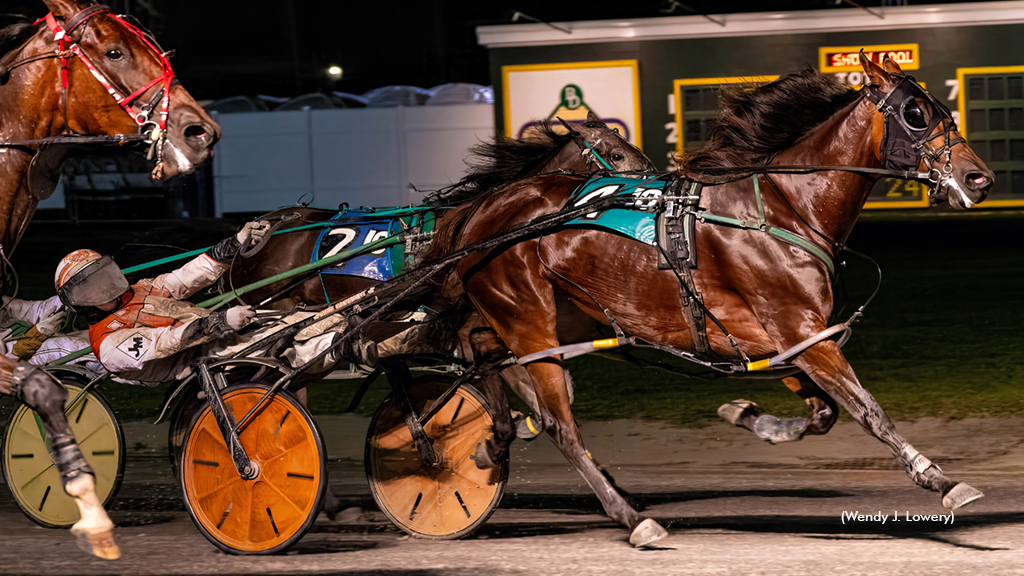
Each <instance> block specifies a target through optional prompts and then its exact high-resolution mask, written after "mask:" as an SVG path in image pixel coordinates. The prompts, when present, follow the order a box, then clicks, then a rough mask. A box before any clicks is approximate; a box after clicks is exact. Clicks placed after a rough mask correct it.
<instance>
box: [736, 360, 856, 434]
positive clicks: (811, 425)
mask: <svg viewBox="0 0 1024 576" xmlns="http://www.w3.org/2000/svg"><path fill="white" fill-rule="evenodd" d="M782 382H783V383H784V384H785V385H786V387H787V388H789V389H790V390H792V391H793V392H796V393H797V395H798V396H800V397H801V398H803V399H804V402H806V403H807V406H808V407H809V408H810V411H811V415H810V416H809V417H806V418H805V417H802V416H801V417H798V418H779V417H777V416H772V415H771V414H765V413H764V412H762V411H761V407H760V406H758V405H757V404H756V403H755V402H751V401H750V400H743V399H740V400H733V401H732V402H729V403H728V404H723V405H722V406H721V407H719V409H718V415H719V416H721V417H722V418H724V419H725V420H726V421H727V422H729V423H730V424H733V425H735V426H739V427H740V428H746V429H747V430H750V431H751V432H753V433H754V434H755V435H756V436H757V437H758V438H760V439H762V440H764V441H766V442H768V443H770V444H779V443H781V442H792V441H794V440H801V439H803V437H804V436H805V435H807V434H812V435H817V434H825V433H827V432H828V431H829V430H830V429H831V428H832V425H833V424H835V423H836V418H837V417H838V415H839V410H838V407H837V406H836V401H835V400H833V399H832V397H831V396H829V395H828V394H826V393H825V392H824V391H823V390H822V389H821V388H820V387H819V386H818V385H817V384H815V383H814V381H813V380H811V379H810V378H808V376H807V375H806V374H804V373H803V372H801V373H799V374H796V375H795V376H790V377H788V378H783V379H782Z"/></svg>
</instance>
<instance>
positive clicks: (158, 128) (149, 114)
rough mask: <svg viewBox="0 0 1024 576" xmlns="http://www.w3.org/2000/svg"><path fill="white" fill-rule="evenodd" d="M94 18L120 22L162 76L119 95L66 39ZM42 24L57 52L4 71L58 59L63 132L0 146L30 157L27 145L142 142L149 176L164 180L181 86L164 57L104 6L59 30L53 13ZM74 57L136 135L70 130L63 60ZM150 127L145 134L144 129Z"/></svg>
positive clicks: (28, 59)
mask: <svg viewBox="0 0 1024 576" xmlns="http://www.w3.org/2000/svg"><path fill="white" fill-rule="evenodd" d="M98 14H109V15H110V17H111V18H113V19H114V20H116V21H118V22H120V23H121V24H122V25H124V27H125V28H127V29H128V30H129V31H130V32H132V33H133V34H134V35H135V36H137V37H138V38H139V39H140V40H142V42H143V43H144V44H145V45H146V46H147V47H148V48H149V49H150V50H152V51H153V53H155V54H156V56H157V58H158V60H159V61H160V66H161V69H162V74H161V75H160V76H157V77H156V78H154V79H153V80H151V81H149V82H147V83H146V84H145V85H143V86H142V87H141V88H139V89H138V90H135V91H134V92H132V93H130V94H128V95H122V93H121V91H120V90H119V89H118V88H116V87H115V85H114V82H113V81H112V80H111V79H110V78H109V77H108V76H107V75H106V74H104V73H103V71H102V70H100V69H99V68H98V67H97V66H96V65H95V64H94V63H93V61H92V59H91V58H89V56H88V55H87V54H86V53H85V52H84V51H83V50H82V49H81V47H80V46H79V40H80V39H81V38H80V37H79V39H78V40H72V39H71V38H70V35H71V34H72V33H74V32H75V30H77V29H78V28H79V27H81V26H83V25H85V24H87V23H88V21H89V20H90V19H91V18H92V17H93V16H96V15H98ZM43 23H45V24H46V25H47V27H48V28H49V29H50V32H51V33H53V40H54V42H56V43H57V49H56V50H54V51H53V52H52V53H43V54H35V55H32V56H28V57H25V58H23V59H21V60H19V61H17V62H15V63H14V64H12V65H11V66H10V67H9V68H8V69H7V71H8V73H9V72H11V71H13V70H14V69H15V68H18V67H20V66H24V65H26V64H29V63H32V62H37V61H40V60H46V59H50V58H53V59H58V60H60V84H61V115H62V117H63V119H64V132H63V133H62V134H61V135H59V136H51V137H48V138H38V139H31V140H20V141H8V142H0V148H13V149H19V150H23V151H27V152H29V153H33V154H34V152H35V151H33V150H31V149H30V148H29V149H28V150H26V148H27V147H30V146H47V145H53V144H118V145H120V144H125V143H128V142H137V141H143V142H146V143H148V144H150V149H149V153H148V155H147V157H148V158H149V159H152V158H153V157H154V156H155V157H156V161H157V162H156V167H155V168H154V169H153V173H152V176H153V177H154V178H161V177H163V149H164V144H165V143H166V141H167V118H168V115H169V112H170V98H171V89H172V88H173V87H174V86H176V85H180V82H179V81H178V79H177V78H176V77H175V75H174V71H173V70H172V69H171V63H170V61H169V60H168V59H167V57H166V56H165V55H164V54H163V53H161V52H160V50H159V49H157V47H156V46H155V45H154V44H153V43H152V42H151V41H150V40H149V39H148V38H146V35H145V34H143V32H142V31H141V30H140V29H139V28H138V27H136V26H134V25H133V24H131V23H129V22H127V21H126V20H125V19H124V18H122V17H121V16H118V15H116V14H114V13H112V12H111V10H110V7H109V6H105V5H103V4H95V5H93V6H89V7H88V8H85V9H84V10H82V11H81V12H79V13H78V14H75V15H74V16H73V17H71V19H69V20H68V21H67V22H66V23H65V25H64V27H63V28H62V27H61V25H60V24H59V23H58V22H57V19H56V18H55V17H54V15H53V13H52V12H51V13H49V14H47V15H46V16H44V17H42V18H40V19H38V20H36V21H35V22H34V23H33V24H34V25H39V24H43ZM74 57H78V59H79V60H81V61H82V63H83V64H84V65H85V67H86V68H87V69H88V70H89V72H90V73H91V74H92V76H93V77H94V78H96V81H98V82H99V83H100V85H101V86H103V88H104V89H105V90H106V92H107V93H108V94H110V96H111V97H112V98H114V101H115V102H117V104H118V106H120V107H121V109H122V110H124V111H125V113H126V114H128V116H129V117H131V119H132V120H134V121H135V123H136V124H137V125H138V126H139V129H140V130H139V132H138V133H136V134H113V135H107V136H88V135H84V134H78V133H76V132H74V131H72V129H71V126H70V124H69V122H68V110H67V105H68V92H69V89H70V83H69V82H68V59H69V58H74ZM158 85H159V86H160V90H159V91H157V92H156V93H154V94H153V96H152V97H150V99H149V100H148V101H147V102H146V103H145V104H144V105H142V106H140V107H139V108H138V110H136V108H135V104H136V101H138V100H139V99H140V98H141V97H142V96H143V95H145V94H146V92H148V91H149V90H150V89H152V88H154V87H156V86H158ZM158 106H159V108H160V112H159V118H158V119H156V120H154V113H155V112H156V110H157V107H158ZM147 127H150V128H149V130H147V129H146V128H147Z"/></svg>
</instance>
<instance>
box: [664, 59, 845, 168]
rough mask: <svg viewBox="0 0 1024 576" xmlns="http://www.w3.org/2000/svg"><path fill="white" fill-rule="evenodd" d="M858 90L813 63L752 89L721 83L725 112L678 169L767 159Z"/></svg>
mask: <svg viewBox="0 0 1024 576" xmlns="http://www.w3.org/2000/svg"><path fill="white" fill-rule="evenodd" d="M860 95H861V94H860V92H857V91H856V90H853V89H852V88H850V87H848V86H846V85H845V84H843V83H841V82H840V81H839V80H837V79H835V78H834V77H833V76H828V75H825V74H820V73H818V72H817V71H815V70H813V69H811V68H806V69H804V70H803V71H801V72H798V73H796V74H790V75H789V76H786V77H785V78H781V79H779V80H776V81H775V82H772V83H770V84H765V85H763V86H759V87H756V88H753V89H751V87H750V86H747V85H734V86H729V87H726V88H723V89H722V91H721V94H720V96H719V103H720V108H721V116H720V117H719V119H718V121H717V122H716V123H715V126H714V128H713V129H712V130H711V134H710V136H709V137H708V143H707V145H706V146H705V147H704V148H703V149H701V150H695V151H693V152H689V153H684V154H683V156H682V158H681V159H680V172H683V173H689V174H701V173H702V169H705V168H716V167H725V166H745V165H754V164H764V163H766V162H768V160H769V159H770V158H771V157H772V155H774V154H775V153H777V152H780V151H782V150H785V149H786V148H789V147H790V146H792V145H793V144H794V143H796V141H797V140H799V139H800V137H802V136H803V135H804V134H807V133H808V132H809V131H810V130H811V129H812V128H814V127H816V126H818V125H819V124H821V123H822V122H824V121H825V120H827V119H828V118H829V117H831V116H832V115H833V114H835V113H836V112H838V111H839V110H841V109H842V108H844V107H846V106H847V105H849V104H850V103H852V102H853V101H854V100H856V99H857V98H858V97H859V96H860ZM734 178H735V175H732V176H730V177H729V179H734Z"/></svg>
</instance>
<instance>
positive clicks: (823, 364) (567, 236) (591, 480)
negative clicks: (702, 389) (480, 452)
mask: <svg viewBox="0 0 1024 576" xmlns="http://www.w3.org/2000/svg"><path fill="white" fill-rule="evenodd" d="M861 62H862V65H863V67H864V70H865V72H866V74H867V77H868V78H870V80H871V84H870V85H869V86H867V87H866V88H864V89H863V90H862V91H860V92H857V91H854V90H852V89H850V88H849V87H848V86H845V85H842V84H840V83H839V82H838V81H836V80H834V79H833V78H832V77H831V76H826V75H823V74H819V73H817V72H815V71H813V70H806V71H804V72H802V73H799V74H793V75H790V76H787V77H785V78H783V79H780V80H778V81H776V82H773V83H771V84H767V85H765V86H762V87H758V88H754V89H750V90H745V89H737V90H735V91H732V92H728V93H727V96H726V97H725V98H723V100H724V104H725V105H724V107H723V110H722V116H721V120H720V121H719V123H718V124H717V126H716V128H715V129H714V131H713V134H712V136H711V140H710V144H709V145H708V147H706V148H705V149H704V150H702V151H700V152H697V153H695V154H693V155H692V156H689V157H684V158H683V159H682V163H681V166H682V171H683V173H682V174H681V175H679V176H678V177H688V178H690V179H700V180H703V181H704V182H709V183H711V184H712V185H708V186H705V187H704V190H703V194H702V195H701V196H700V199H699V200H698V201H699V207H694V208H693V210H692V213H694V214H696V222H695V240H694V242H693V245H692V246H693V248H692V249H693V250H695V253H696V267H695V268H693V269H692V270H690V272H691V273H692V281H693V285H694V288H693V291H691V292H689V293H687V291H686V290H685V288H684V281H683V280H684V279H683V277H682V273H681V272H680V269H679V268H676V269H675V270H672V269H660V268H659V266H658V258H659V252H660V250H659V248H658V247H656V246H654V245H651V244H647V243H643V242H639V241H636V240H634V239H633V238H628V237H625V236H622V235H618V234H616V233H613V232H611V231H609V230H607V229H604V230H600V229H597V228H594V227H578V226H574V227H571V228H570V227H561V228H556V229H554V230H551V231H550V232H547V233H541V234H533V235H530V236H526V237H525V238H523V239H521V240H520V241H518V242H515V243H509V244H506V245H503V246H500V247H498V248H495V249H492V250H489V251H483V252H479V253H476V254H473V255H470V256H468V257H465V258H464V259H462V260H460V261H459V262H458V264H457V265H456V266H455V270H454V272H453V273H452V282H453V283H455V284H457V285H460V286H461V287H462V288H463V289H464V290H465V292H466V293H467V294H468V296H469V297H470V299H471V300H472V303H473V305H474V306H475V307H476V309H477V310H478V311H479V312H480V313H481V314H482V315H483V316H484V318H485V319H486V321H487V322H488V324H489V325H490V326H492V327H493V328H494V329H495V330H496V331H497V334H498V335H499V336H500V338H501V340H502V341H503V342H504V344H505V345H506V346H507V347H508V349H509V350H511V351H512V352H513V353H514V354H515V355H516V356H518V357H519V358H523V357H525V356H527V355H529V354H535V353H543V352H544V351H548V350H551V349H553V348H555V347H557V346H559V345H560V341H559V339H558V336H557V329H558V315H557V310H556V302H555V294H556V293H557V292H559V291H561V292H566V293H568V294H569V295H570V296H571V298H572V300H573V302H574V303H575V304H576V305H577V306H578V307H579V308H580V309H582V310H583V311H585V312H586V313H587V314H589V315H590V316H591V317H593V318H594V319H596V320H598V321H600V322H602V323H605V324H611V325H612V326H613V327H615V328H616V329H617V331H621V332H622V334H623V336H632V337H635V338H636V339H638V340H642V341H646V342H647V343H649V344H651V345H654V346H657V347H661V348H663V349H666V350H670V351H675V352H677V353H678V354H683V353H687V354H689V355H690V357H694V356H695V355H696V353H697V350H698V344H699V343H700V342H702V341H703V342H706V343H707V349H706V352H705V353H704V354H703V357H704V358H709V359H712V360H714V359H718V360H719V361H726V362H732V363H735V365H736V366H738V367H740V368H742V369H745V370H753V369H755V368H754V367H755V366H757V365H758V363H757V362H756V360H757V359H766V358H770V357H773V356H775V355H776V354H777V353H779V352H781V351H787V350H790V349H791V348H793V347H797V350H798V351H800V347H799V346H798V345H800V344H801V343H804V342H805V341H807V340H808V339H811V338H815V337H816V336H817V335H821V334H827V332H823V331H825V330H826V329H827V328H828V327H829V321H830V318H831V316H832V313H833V306H834V301H833V286H832V280H833V277H832V273H831V267H832V266H834V259H835V258H836V256H837V253H838V252H839V250H840V249H841V247H842V245H843V243H844V242H845V240H846V238H847V237H848V236H849V234H850V232H851V230H852V228H853V226H854V224H855V222H856V220H857V217H858V215H859V213H860V212H861V210H862V209H863V206H864V203H865V201H866V200H867V197H868V194H869V193H870V190H871V187H872V185H873V184H874V182H875V180H876V179H877V178H878V177H879V174H882V173H889V175H891V174H892V173H893V172H894V171H899V170H903V171H907V170H909V169H914V170H925V171H927V172H928V173H929V174H930V175H931V176H932V177H933V179H934V181H933V182H932V185H933V186H934V190H933V192H934V198H936V199H948V201H949V203H950V205H952V206H953V207H954V208H960V209H962V208H969V207H971V206H973V205H975V204H977V203H978V202H980V201H981V200H983V199H984V197H985V195H986V193H987V190H988V188H989V187H990V186H991V184H992V182H993V174H992V172H990V171H989V170H988V169H987V167H986V166H985V164H984V163H983V162H982V161H981V160H980V159H979V158H978V157H977V156H976V155H975V153H974V152H973V151H972V150H971V149H970V148H969V147H968V146H967V144H966V142H965V141H964V140H963V138H961V137H960V135H959V133H958V132H957V131H956V126H955V124H954V123H953V120H952V117H951V116H950V114H949V112H948V110H946V109H945V107H944V106H942V105H941V104H940V103H939V102H938V101H936V100H935V99H934V98H932V97H931V96H930V95H929V94H928V93H927V92H926V91H924V89H923V88H921V87H920V85H918V84H917V83H916V82H914V81H913V79H911V78H909V77H907V76H905V75H904V74H902V71H901V70H900V69H899V66H898V65H897V64H896V63H895V62H893V61H892V60H890V59H888V58H886V59H885V60H884V62H883V64H882V66H878V65H877V64H875V63H873V62H871V61H870V60H868V59H867V58H866V57H865V56H864V55H863V54H862V56H861ZM904 133H906V134H907V136H906V137H901V135H902V134H904ZM908 139H909V145H906V144H907V140H908ZM787 166H788V167H793V166H798V167H799V166H806V167H808V168H811V169H812V171H811V172H810V174H809V175H808V174H806V172H807V171H806V170H805V171H804V174H798V173H795V172H794V171H791V172H787V171H786V170H784V169H783V168H784V167H787ZM828 167H832V168H831V169H829V168H828ZM837 167H838V168H839V169H836V168H837ZM904 173H905V172H904ZM915 174H919V175H920V174H924V172H920V173H915ZM585 182H586V180H585V179H584V178H581V177H575V176H565V175H550V176H542V177H535V178H532V179H528V180H524V181H520V182H516V183H512V184H509V185H508V186H506V187H504V188H502V189H500V190H498V191H496V192H493V193H491V194H488V195H486V196H482V197H480V198H479V199H476V200H472V201H469V202H466V203H464V204H462V205H461V206H460V207H458V208H456V209H455V210H452V211H450V212H449V213H447V214H446V216H445V218H444V219H443V220H442V222H441V223H440V225H439V226H438V229H437V232H436V234H435V236H434V239H433V243H432V246H431V252H430V253H429V254H428V258H427V259H428V260H430V259H440V258H442V257H444V256H445V255H447V254H451V253H453V252H455V251H457V250H459V249H461V248H464V247H467V246H472V245H474V244H475V243H478V242H481V241H483V240H486V239H488V238H490V237H493V236H494V235H495V233H496V232H497V231H501V230H508V229H511V228H514V227H516V226H519V225H522V224H523V223H525V222H528V221H531V220H533V219H536V218H538V217H544V216H546V215H551V214H554V213H556V212H558V211H559V210H562V209H563V207H564V206H565V205H566V204H567V202H568V201H569V200H570V198H572V197H573V194H574V192H575V191H576V190H577V189H579V188H580V187H581V185H582V184H584V183H585ZM588 190H589V188H588ZM761 191H763V193H762V192H761ZM678 200H679V199H678V198H677V201H678ZM666 202H667V200H666ZM573 206H578V205H577V204H573ZM711 215H718V216H719V217H725V216H727V217H729V218H730V219H731V222H733V225H731V226H724V225H720V224H715V223H714V217H713V216H711ZM720 220H721V218H720ZM773 229H774V230H775V232H776V233H777V232H778V231H779V230H785V231H788V232H789V233H791V234H792V235H793V236H792V237H795V236H799V237H801V238H803V240H802V241H801V242H802V243H803V244H802V245H797V244H800V243H799V242H798V243H796V244H794V243H786V242H782V241H779V240H778V238H777V237H776V236H773V234H772V231H773ZM816 254H818V255H816ZM684 265H685V263H684ZM684 300H685V301H686V302H687V303H688V304H689V305H690V306H691V309H690V310H688V309H687V308H685V307H684ZM695 308H699V309H700V310H702V311H703V312H704V313H705V315H704V316H703V317H704V318H710V319H715V320H717V322H707V323H706V328H705V329H703V330H701V329H697V326H696V324H697V322H696V320H691V318H694V317H695V314H694V312H695V310H694V309H695ZM702 334H703V336H702ZM811 342H812V344H807V345H806V346H809V347H806V346H805V349H803V350H802V351H800V352H799V353H798V354H796V355H795V356H793V357H791V358H790V359H789V360H788V363H789V364H788V365H791V366H792V367H795V368H797V369H799V372H797V373H795V374H793V375H791V376H789V377H787V378H786V379H785V384H786V385H787V386H788V387H790V388H791V389H794V390H796V391H798V392H799V393H800V394H801V395H802V396H804V397H805V398H807V399H808V400H809V402H808V403H809V405H810V407H811V410H812V415H811V418H810V419H809V420H807V421H806V422H805V426H804V430H803V431H802V433H803V432H805V433H808V434H822V433H824V432H826V431H827V430H828V429H829V428H830V427H831V426H832V424H833V423H834V422H835V419H836V416H837V404H838V405H841V406H842V407H843V408H845V409H846V410H847V411H848V412H849V413H850V414H851V415H852V416H853V417H854V419H856V420H857V422H858V423H859V424H860V425H861V426H862V427H863V428H864V430H865V431H867V432H868V433H869V434H871V435H873V436H875V437H876V438H878V439H879V440H880V441H882V443H883V444H885V446H886V447H887V448H889V450H890V451H891V452H892V454H893V456H894V457H895V458H896V460H897V461H898V462H899V463H900V465H901V466H902V467H903V468H904V470H905V471H906V472H907V474H908V475H909V476H910V478H911V479H912V480H913V482H914V483H915V484H917V485H919V486H922V487H924V488H927V489H929V490H933V491H937V492H939V493H940V494H941V495H942V497H943V504H944V505H945V506H946V507H948V508H951V509H953V508H957V507H959V506H962V505H964V504H966V503H967V502H970V501H972V500H974V499H976V498H979V497H981V496H982V494H981V492H979V491H977V490H975V489H974V488H972V487H970V486H968V485H967V484H964V483H958V482H956V481H954V480H951V479H949V478H947V477H946V476H945V475H944V473H943V472H942V471H941V470H940V469H939V468H938V467H937V466H935V465H934V464H932V463H931V461H929V460H928V459H927V458H925V457H924V456H923V455H921V454H920V453H919V452H918V451H917V450H916V449H914V448H913V446H911V444H910V443H909V442H908V441H907V440H906V439H904V438H903V437H902V436H901V435H900V434H899V433H898V432H897V431H896V429H895V426H894V424H893V422H892V421H891V420H890V419H889V417H888V416H887V415H886V414H885V412H884V411H883V410H882V408H881V407H880V406H879V405H878V403H877V402H876V401H875V399H874V398H873V397H872V395H871V394H870V393H869V392H868V391H867V390H865V389H864V388H863V387H862V386H861V384H860V383H859V382H858V380H857V377H856V375H855V374H854V371H853V369H852V368H851V367H850V365H849V363H848V362H847V360H846V359H845V358H844V357H843V354H842V353H841V352H840V349H839V346H838V344H837V343H836V342H835V341H833V340H829V339H823V340H819V341H817V343H813V342H814V341H813V340H812V341H811ZM765 363H767V362H765V361H764V360H762V361H761V363H760V364H762V365H763V364H765ZM526 369H527V371H528V373H529V376H530V377H531V380H532V382H533V386H534V388H535V392H536V395H537V399H538V401H539V405H540V410H541V417H542V418H543V421H544V428H545V430H546V431H547V433H548V434H549V436H550V437H551V438H552V440H553V441H554V442H555V444H556V445H557V446H558V448H559V449H560V450H561V452H562V453H563V454H564V455H565V457H566V458H567V459H568V460H569V462H570V463H571V464H572V465H573V466H574V467H575V468H576V470H577V471H578V472H579V473H580V474H581V475H582V476H583V478H584V479H585V480H586V482H587V483H588V484H589V485H590V487H591V489H593V491H594V492H595V493H596V494H597V497H598V498H599V499H600V501H601V503H602V505H603V506H604V509H605V512H606V513H607V514H608V515H609V516H610V517H611V518H613V519H615V520H617V521H619V522H621V523H622V524H624V525H625V526H626V527H627V528H628V529H629V530H630V531H631V534H630V538H629V541H630V543H631V544H633V545H634V546H646V545H649V544H651V543H653V542H655V541H657V540H659V539H661V538H663V537H665V536H666V535H667V533H666V531H665V530H664V529H663V528H662V527H661V526H660V525H658V524H657V522H655V521H654V520H653V519H649V518H645V517H644V516H643V515H642V514H640V513H639V512H638V511H636V510H634V509H633V508H632V507H630V506H629V504H627V502H626V501H625V499H624V498H623V497H622V495H620V494H619V492H617V490H616V488H615V487H614V485H613V483H612V482H611V481H610V480H609V479H608V478H607V477H606V476H605V475H603V474H602V472H601V470H600V469H599V468H598V467H597V465H596V464H595V463H594V461H593V460H592V459H591V457H590V456H589V453H588V452H587V450H586V448H585V447H584V443H583V439H582V437H581V435H580V431H579V429H578V427H577V424H576V421H575V420H574V418H573V414H572V411H571V409H570V402H571V400H570V397H571V393H572V392H571V388H570V387H569V386H568V385H567V377H568V373H567V372H566V371H565V370H564V369H563V366H562V362H561V360H560V358H559V357H557V356H554V357H551V356H549V357H545V358H542V359H539V360H537V361H533V362H530V363H528V364H526ZM499 416H501V415H500V414H496V415H495V417H496V418H497V417H499ZM496 426H497V424H496Z"/></svg>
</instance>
